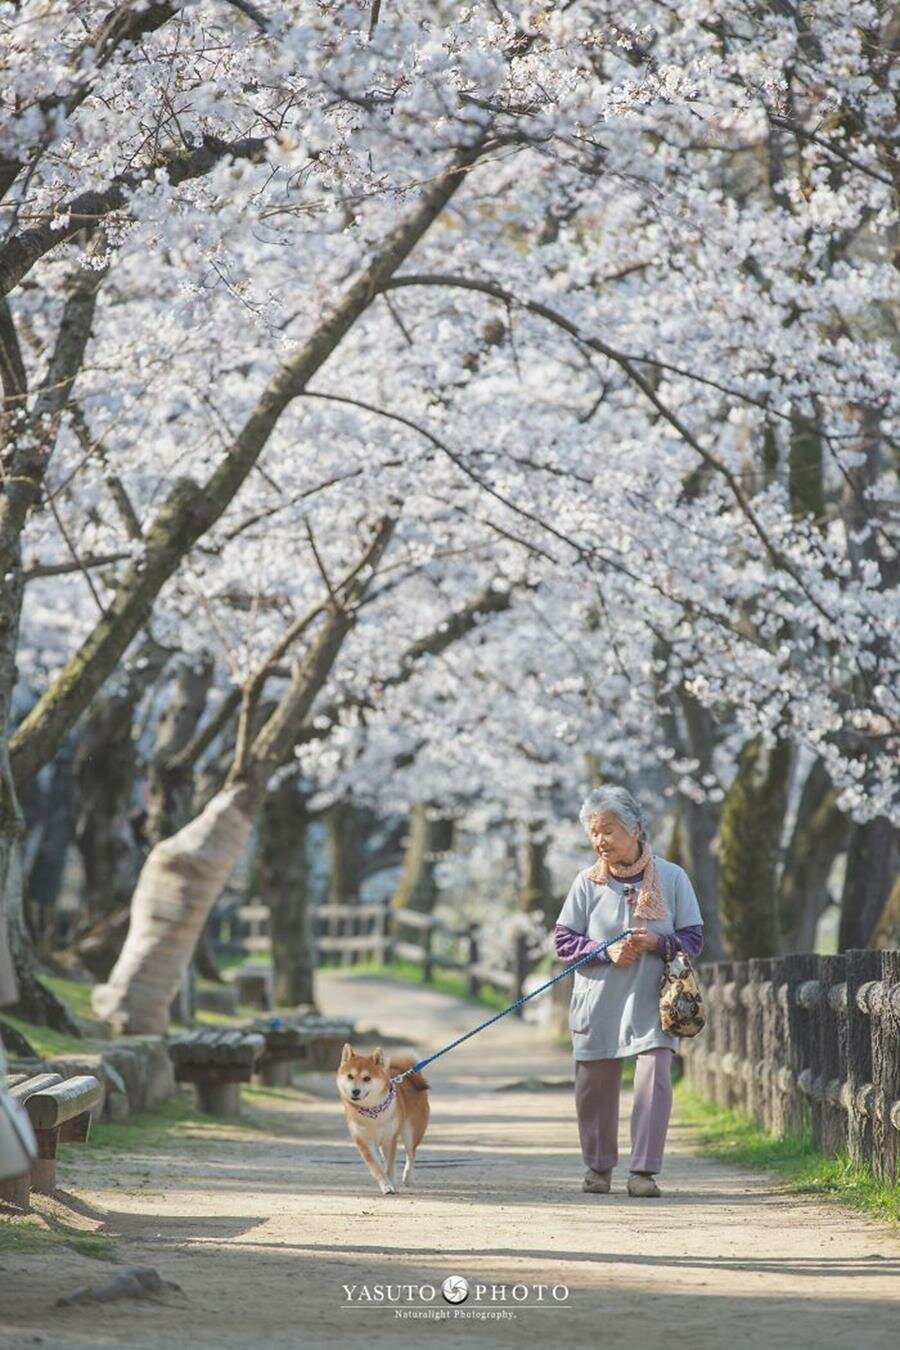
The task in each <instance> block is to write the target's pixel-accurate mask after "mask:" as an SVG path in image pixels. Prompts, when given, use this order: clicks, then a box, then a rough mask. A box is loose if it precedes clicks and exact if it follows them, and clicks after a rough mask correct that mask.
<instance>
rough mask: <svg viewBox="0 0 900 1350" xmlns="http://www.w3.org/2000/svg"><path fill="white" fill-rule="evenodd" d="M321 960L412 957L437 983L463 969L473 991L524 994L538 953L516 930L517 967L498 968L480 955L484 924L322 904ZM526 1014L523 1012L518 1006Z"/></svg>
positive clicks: (317, 922) (318, 917) (317, 933)
mask: <svg viewBox="0 0 900 1350" xmlns="http://www.w3.org/2000/svg"><path fill="white" fill-rule="evenodd" d="M312 919H313V926H314V941H315V944H316V961H317V964H320V963H323V962H324V961H326V960H328V959H329V958H330V959H332V960H336V961H338V962H340V963H341V964H342V965H343V964H353V963H355V962H357V961H366V960H371V961H379V962H381V963H382V964H384V963H386V962H388V961H393V960H398V961H411V962H412V963H413V964H414V965H420V966H421V967H422V978H423V979H424V980H426V981H431V980H432V978H433V976H434V972H435V970H452V971H461V972H463V973H464V974H465V976H466V986H467V990H468V992H469V994H470V995H472V996H473V997H477V996H478V994H479V993H480V991H481V988H482V986H483V985H488V986H489V987H490V988H492V989H498V990H500V991H501V992H502V993H504V994H508V995H509V999H510V1002H511V1003H512V1002H515V1001H516V1000H518V999H520V998H521V997H522V994H523V992H524V983H525V979H526V976H527V975H528V973H529V971H530V970H531V966H532V963H533V962H532V956H531V953H530V951H529V947H528V941H527V938H526V937H525V935H524V934H522V933H516V935H515V938H514V942H513V952H512V967H511V969H509V970H504V969H501V968H499V967H497V966H492V965H489V964H487V963H486V962H484V961H482V960H481V959H480V945H481V943H480V927H479V925H478V924H476V923H470V924H467V925H466V926H465V927H461V928H454V927H451V926H450V925H449V924H447V923H445V922H444V921H443V920H442V919H439V918H437V917H435V915H433V914H420V913H419V912H418V911H417V910H411V909H392V908H391V907H390V906H389V905H318V906H317V907H316V909H315V910H313V911H312ZM516 1014H517V1016H519V1017H522V1016H523V1015H524V1014H523V1010H522V1009H521V1008H517V1009H516Z"/></svg>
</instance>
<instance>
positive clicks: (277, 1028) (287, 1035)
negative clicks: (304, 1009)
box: [246, 1015, 355, 1087]
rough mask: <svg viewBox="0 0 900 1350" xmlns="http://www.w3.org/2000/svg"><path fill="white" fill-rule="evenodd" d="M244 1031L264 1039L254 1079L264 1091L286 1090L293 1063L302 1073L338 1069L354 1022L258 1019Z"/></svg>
mask: <svg viewBox="0 0 900 1350" xmlns="http://www.w3.org/2000/svg"><path fill="white" fill-rule="evenodd" d="M246 1030H247V1031H251V1032H255V1033H257V1034H258V1035H260V1036H263V1037H264V1038H265V1042H266V1048H265V1052H264V1054H263V1056H262V1058H261V1059H260V1061H259V1063H258V1064H257V1066H256V1076H257V1078H258V1080H259V1081H260V1082H261V1083H263V1084H265V1086H266V1087H285V1086H287V1085H289V1084H290V1082H291V1070H292V1067H293V1065H294V1064H295V1063H298V1064H300V1065H301V1067H302V1068H303V1069H305V1070H315V1069H330V1068H334V1069H337V1066H338V1064H339V1062H340V1058H341V1049H342V1047H343V1044H344V1042H345V1041H347V1040H350V1038H351V1037H352V1036H353V1033H354V1030H355V1026H354V1023H353V1022H342V1021H340V1020H339V1019H335V1018H331V1017H318V1016H315V1015H313V1016H307V1017H298V1018H296V1019H293V1018H291V1017H267V1018H259V1019H258V1020H257V1021H255V1022H250V1023H248V1024H247V1026H246Z"/></svg>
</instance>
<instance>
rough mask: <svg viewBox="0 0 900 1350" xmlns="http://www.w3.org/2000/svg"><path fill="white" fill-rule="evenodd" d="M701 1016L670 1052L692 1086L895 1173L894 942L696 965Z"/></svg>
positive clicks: (897, 983)
mask: <svg viewBox="0 0 900 1350" xmlns="http://www.w3.org/2000/svg"><path fill="white" fill-rule="evenodd" d="M696 969H697V974H698V976H699V978H700V981H701V984H702V986H703V993H704V997H705V999H706V1003H707V1024H706V1027H705V1028H704V1030H703V1031H702V1032H701V1033H700V1035H699V1036H698V1037H696V1038H689V1037H684V1038H682V1040H681V1044H680V1052H681V1055H682V1060H683V1063H684V1070H685V1077H686V1079H687V1081H688V1083H689V1084H690V1086H691V1087H692V1088H694V1089H695V1090H696V1091H697V1092H698V1093H700V1094H701V1095H702V1096H704V1097H709V1098H711V1099H712V1100H713V1101H715V1102H717V1103H718V1104H719V1105H721V1106H724V1107H727V1108H731V1109H735V1110H739V1111H742V1112H744V1113H745V1114H746V1115H748V1116H750V1117H751V1118H752V1119H753V1120H755V1121H756V1122H757V1124H759V1125H761V1126H762V1127H763V1128H764V1129H766V1130H767V1131H768V1132H769V1133H770V1134H772V1135H775V1136H777V1135H783V1134H786V1133H794V1134H802V1133H805V1132H809V1134H810V1135H811V1137H812V1140H813V1143H814V1144H815V1146H816V1148H817V1149H819V1150H820V1151H821V1152H822V1153H823V1154H825V1156H826V1157H834V1155H835V1154H836V1153H837V1152H838V1151H839V1150H840V1149H841V1148H842V1147H844V1146H846V1148H847V1150H848V1152H849V1155H850V1158H851V1160H852V1161H853V1162H854V1163H855V1164H856V1165H857V1166H865V1167H868V1168H870V1170H871V1171H872V1173H873V1175H874V1176H876V1177H877V1178H878V1179H879V1180H880V1181H884V1182H886V1183H888V1184H894V1183H896V1182H897V1180H898V1173H900V951H873V950H869V949H865V950H853V951H848V952H845V953H844V954H843V955H841V956H816V955H813V954H808V953H803V954H798V955H794V956H784V957H777V958H771V959H761V958H760V959H757V958H753V959H751V960H749V961H714V962H709V961H707V962H700V963H698V964H697V967H696Z"/></svg>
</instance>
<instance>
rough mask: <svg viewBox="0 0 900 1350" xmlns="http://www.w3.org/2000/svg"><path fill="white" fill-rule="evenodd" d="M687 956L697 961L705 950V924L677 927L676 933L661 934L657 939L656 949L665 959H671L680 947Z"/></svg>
mask: <svg viewBox="0 0 900 1350" xmlns="http://www.w3.org/2000/svg"><path fill="white" fill-rule="evenodd" d="M679 947H680V948H681V950H682V951H683V952H684V954H685V956H688V957H690V959H691V960H692V961H695V960H696V959H697V957H698V956H699V955H700V953H701V952H702V951H703V924H702V923H692V924H689V925H688V927H687V928H676V929H675V932H674V933H670V934H667V935H666V936H663V935H662V934H660V936H659V937H658V938H657V940H656V950H657V952H658V953H659V955H660V956H661V957H662V959H663V960H664V961H671V960H672V958H673V956H674V955H675V953H676V951H677V950H678V948H679Z"/></svg>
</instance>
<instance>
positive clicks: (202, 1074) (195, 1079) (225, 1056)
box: [168, 1028, 266, 1116]
mask: <svg viewBox="0 0 900 1350" xmlns="http://www.w3.org/2000/svg"><path fill="white" fill-rule="evenodd" d="M265 1048H266V1041H265V1037H264V1036H261V1035H259V1034H258V1033H257V1032H247V1031H232V1030H219V1031H217V1030H216V1029H215V1028H210V1030H208V1031H188V1032H185V1033H184V1035H182V1036H173V1037H172V1039H171V1040H169V1042H168V1050H169V1056H170V1058H171V1060H172V1065H173V1067H174V1070H175V1081H176V1083H193V1085H194V1096H195V1100H196V1104H197V1110H198V1111H203V1112H204V1113H205V1114H206V1115H209V1116H235V1115H237V1114H238V1112H239V1111H240V1105H241V1087H240V1085H241V1083H249V1082H250V1077H251V1074H252V1073H253V1070H254V1068H255V1067H256V1064H257V1061H258V1060H260V1059H261V1058H262V1056H263V1054H264V1053H265Z"/></svg>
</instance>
